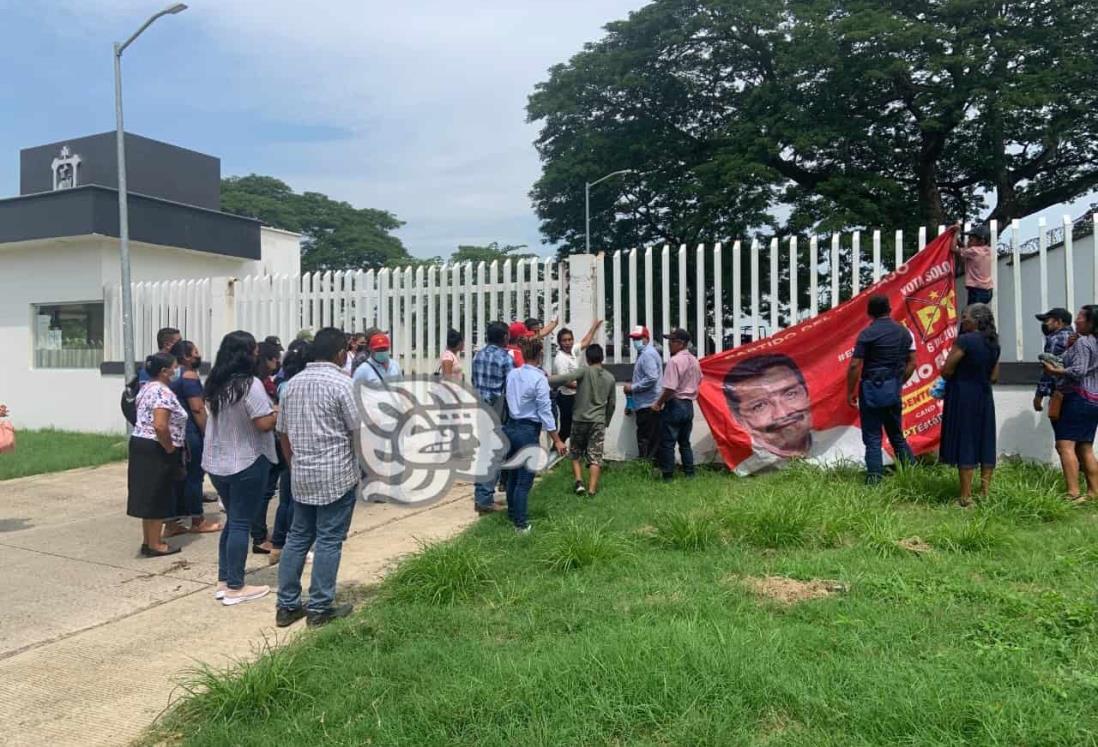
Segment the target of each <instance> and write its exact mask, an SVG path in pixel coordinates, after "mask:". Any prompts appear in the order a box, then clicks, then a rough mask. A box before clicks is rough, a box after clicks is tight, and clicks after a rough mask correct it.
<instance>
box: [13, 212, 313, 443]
mask: <svg viewBox="0 0 1098 747" xmlns="http://www.w3.org/2000/svg"><path fill="white" fill-rule="evenodd" d="M265 230H266V229H265ZM272 237H273V238H272V239H271V241H272V243H273V249H272V250H271V252H272V261H273V262H275V263H276V264H277V265H278V266H279V267H280V268H283V269H280V271H283V270H284V269H285V268H289V269H290V271H296V270H295V269H294V268H292V262H293V260H292V257H291V256H290V255H291V254H292V252H293V251H296V250H297V238H296V235H295V234H287V233H286V232H282V231H279V232H274V233H272ZM130 249H131V272H132V277H133V280H134V282H142V281H149V280H165V279H190V278H196V279H197V278H206V277H211V276H224V275H236V276H244V275H247V274H249V273H250V272H251V271H252V270H251V269H250V268H251V267H252V266H254V265H257V264H259V263H257V262H255V261H252V260H241V259H236V258H232V257H224V256H221V255H216V254H208V253H205V252H195V251H189V250H185V249H175V248H170V247H161V246H155V245H151V244H143V243H140V242H134V243H132V244H131V247H130ZM119 273H120V270H119V263H118V240H117V239H114V238H109V237H104V236H83V237H72V238H61V239H52V240H48V241H29V242H20V243H13V244H2V245H0V350H3V351H4V354H3V355H2V356H0V402H4V403H5V404H7V405H8V406H9V407H10V408H11V409H12V420H13V422H14V423H15V425H16V427H17V428H20V427H22V428H44V427H51V426H52V427H58V428H64V429H68V430H82V431H95V432H122V431H123V429H124V421H123V420H122V416H121V413H120V412H119V407H118V398H119V396H120V394H121V389H122V377H121V376H101V375H100V373H99V371H98V369H36V368H34V367H33V347H34V338H33V325H32V322H33V319H32V316H33V314H32V311H31V306H32V304H41V303H61V302H75V301H101V300H102V299H103V286H104V285H105V284H116V283H118V281H119ZM135 343H136V346H137V354H138V355H139V356H144V355H146V354H148V353H149V352H151V351H152V350H153V349H155V347H156V341H155V340H151V339H150V340H136V341H135Z"/></svg>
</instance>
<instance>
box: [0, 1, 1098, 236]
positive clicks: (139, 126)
mask: <svg viewBox="0 0 1098 747" xmlns="http://www.w3.org/2000/svg"><path fill="white" fill-rule="evenodd" d="M167 4H168V0H32V1H28V0H0V65H2V66H3V69H4V70H5V75H4V83H3V85H2V86H0V115H2V119H0V197H3V196H10V195H15V194H18V191H19V174H18V169H19V149H20V148H25V147H29V146H32V145H38V144H42V143H49V142H54V141H57V140H63V139H66V138H71V137H76V136H80V135H86V134H91V133H96V132H103V131H107V130H111V129H113V128H114V89H113V86H114V83H113V77H112V67H111V62H112V55H111V44H112V42H114V41H116V40H121V39H124V38H125V37H126V36H128V35H129V34H130V33H132V32H133V31H134V30H136V28H137V27H138V26H139V25H140V24H141V23H142V22H143V21H144V19H145V18H147V17H148V16H149V15H150V14H151V13H153V12H155V11H156V10H159V9H160V8H162V7H164V6H165V5H167ZM644 4H646V3H645V0H518V1H517V2H515V0H465V1H464V2H456V1H455V0H405V2H385V3H382V2H377V1H376V0H323V2H316V3H302V2H300V0H190V3H189V5H190V6H191V7H190V8H189V9H188V10H187V11H185V12H183V13H181V14H179V15H176V16H169V17H166V18H162V19H161V20H159V21H158V22H157V23H156V24H155V25H154V26H153V27H151V28H150V29H149V30H148V31H146V32H145V34H144V35H143V36H142V37H141V38H140V39H139V40H138V41H137V42H136V43H134V45H133V46H132V47H130V48H129V49H128V50H127V51H126V54H125V57H124V69H123V77H124V89H125V110H126V129H127V130H128V131H130V132H135V133H138V134H141V135H144V136H146V137H151V138H155V139H158V140H164V141H167V142H170V143H174V144H176V145H180V146H183V147H187V148H193V149H195V150H198V151H202V152H204V153H209V154H211V155H215V156H218V157H220V158H221V167H222V174H223V175H226V176H229V175H243V174H249V173H260V174H266V175H270V176H275V177H278V178H279V179H282V180H283V181H285V182H287V183H289V184H290V185H291V186H292V187H293V188H294V189H295V190H297V191H299V192H301V191H306V190H309V191H319V192H323V193H325V194H328V195H330V196H331V197H333V198H336V199H340V200H346V201H348V202H350V203H352V204H354V205H356V206H358V207H370V208H379V209H384V210H389V211H391V212H393V213H394V214H396V215H397V217H398V218H400V219H401V220H403V221H405V222H406V225H405V227H404V228H402V229H401V230H400V231H399V232H398V235H399V236H400V238H401V239H402V240H403V241H404V243H405V246H406V247H407V248H408V250H409V251H410V252H411V253H412V254H413V255H414V256H418V257H432V256H442V257H448V256H449V255H450V254H451V253H452V252H453V251H454V249H456V247H457V246H458V245H459V244H485V243H489V242H491V241H499V242H501V243H505V244H527V245H528V246H530V247H531V248H533V249H534V250H535V251H538V252H539V253H541V254H549V253H552V251H553V247H549V246H545V245H543V244H542V243H541V237H540V234H539V232H538V220H537V217H536V215H535V214H534V210H533V208H532V206H531V204H530V198H529V192H530V189H531V187H532V186H533V183H534V181H535V180H536V179H537V178H538V175H539V173H540V166H539V161H538V156H537V152H536V151H535V149H534V147H533V140H534V138H535V137H536V135H537V127H536V125H533V124H529V123H527V122H526V114H525V105H526V99H527V97H528V96H529V94H530V93H531V92H532V91H533V89H534V86H535V85H536V84H537V83H538V82H540V81H543V80H545V79H546V77H547V70H548V68H549V67H550V66H552V65H554V64H557V63H561V62H565V61H567V60H568V59H569V58H570V57H571V56H572V55H573V54H575V53H576V52H578V51H579V50H580V49H582V47H583V44H584V43H585V42H590V41H595V40H597V39H598V38H600V37H601V35H602V33H603V32H602V27H603V26H604V25H605V24H606V23H608V22H610V21H612V20H616V19H621V18H625V17H627V16H628V14H629V12H630V11H631V10H636V9H638V8H640V7H642V6H643V5H644ZM577 189H582V187H581V186H577ZM1095 199H1096V198H1094V197H1089V198H1084V199H1082V200H1078V201H1076V203H1075V204H1073V205H1071V206H1066V207H1057V208H1053V209H1050V210H1048V211H1045V212H1044V213H1043V215H1044V216H1045V217H1046V218H1047V220H1048V223H1049V224H1050V225H1059V223H1060V221H1061V219H1062V216H1063V215H1064V214H1065V213H1071V214H1072V215H1079V214H1080V213H1082V212H1083V211H1084V210H1085V209H1086V207H1087V205H1088V204H1089V203H1090V202H1091V201H1093V200H1095ZM1036 231H1037V224H1036V217H1034V218H1032V219H1027V220H1026V221H1025V222H1024V223H1023V226H1022V231H1021V233H1022V235H1023V237H1029V236H1033V235H1035V234H1036ZM714 238H715V239H722V238H724V239H726V238H728V237H714Z"/></svg>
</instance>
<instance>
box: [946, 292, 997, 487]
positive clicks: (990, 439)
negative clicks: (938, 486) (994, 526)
mask: <svg viewBox="0 0 1098 747" xmlns="http://www.w3.org/2000/svg"><path fill="white" fill-rule="evenodd" d="M942 377H943V378H944V379H945V380H946V392H945V401H944V403H943V409H942V445H941V448H940V450H939V458H940V459H941V461H942V462H943V463H944V464H953V465H956V467H957V472H958V474H959V476H960V482H961V495H960V498H959V499H958V502H959V503H960V504H961V505H962V506H966V507H967V506H971V505H972V479H973V477H974V475H975V472H976V467H977V466H978V467H979V468H980V492H981V493H982V494H983V496H984V497H985V498H986V497H987V494H988V490H990V489H991V475H992V473H993V472H994V471H995V456H996V449H995V431H996V427H995V400H994V398H993V397H992V394H991V385H992V384H994V383H995V382H996V381H998V379H999V334H998V332H996V330H995V317H994V316H992V313H991V308H990V307H988V306H987V305H986V304H982V303H974V304H971V305H970V306H969V307H968V308H966V309H965V310H964V313H963V314H961V334H960V336H958V337H957V341H956V342H955V343H954V344H953V349H952V350H950V351H949V357H948V358H946V362H945V365H943V366H942Z"/></svg>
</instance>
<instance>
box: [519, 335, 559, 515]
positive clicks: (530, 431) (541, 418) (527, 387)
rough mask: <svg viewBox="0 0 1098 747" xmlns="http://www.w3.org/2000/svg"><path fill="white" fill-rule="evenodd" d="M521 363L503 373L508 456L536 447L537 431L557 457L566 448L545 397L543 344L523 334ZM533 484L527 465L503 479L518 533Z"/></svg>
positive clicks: (547, 381) (549, 403) (538, 436)
mask: <svg viewBox="0 0 1098 747" xmlns="http://www.w3.org/2000/svg"><path fill="white" fill-rule="evenodd" d="M519 344H520V345H521V346H522V357H523V360H524V361H525V363H524V365H522V366H521V367H520V368H516V369H514V370H513V371H511V373H509V374H507V385H506V390H507V391H506V398H507V425H506V426H504V429H503V431H504V433H506V434H507V439H508V441H509V442H510V444H511V448H510V452H509V453H508V455H507V458H508V459H511V458H512V457H514V456H516V455H517V454H518V453H519V452H520V451H522V450H523V449H526V448H528V447H535V448H538V449H540V448H541V446H540V438H541V432H542V431H543V430H544V431H545V432H546V433H548V434H549V438H550V440H551V441H552V442H553V447H554V448H555V449H556V450H557V453H559V454H560V455H561V456H563V455H564V453H565V452H566V451H567V448H566V447H565V445H564V442H563V441H561V440H560V436H559V435H557V421H556V418H554V417H553V405H552V404H551V402H550V399H549V379H548V377H546V375H545V372H544V371H542V370H541V368H539V366H541V360H542V352H543V350H544V345H543V344H542V342H541V340H539V339H538V338H536V337H524V338H523V339H522V340H521V341H520V342H519ZM533 484H534V471H533V470H532V469H530V468H529V467H527V466H525V465H524V466H522V467H517V468H516V469H513V470H510V472H509V473H508V478H507V515H508V516H509V517H510V519H511V521H512V522H514V524H515V529H517V530H518V532H519V533H520V534H526V533H527V532H529V531H530V524H529V522H528V521H527V519H526V502H527V499H528V498H529V495H530V488H531V487H532V486H533Z"/></svg>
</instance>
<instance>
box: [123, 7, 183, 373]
mask: <svg viewBox="0 0 1098 747" xmlns="http://www.w3.org/2000/svg"><path fill="white" fill-rule="evenodd" d="M186 9H187V6H186V5H184V4H183V3H176V4H175V5H171V6H168V7H167V8H164V10H162V11H160V12H159V13H156V14H155V15H153V16H151V17H150V18H149V20H147V21H145V23H143V24H141V28H139V29H138V30H137V31H135V32H134V34H133V36H131V37H130V38H129V39H127V40H126V41H124V42H122V43H118V42H115V43H114V117H115V126H116V130H115V133H116V135H115V137H116V140H117V142H118V239H119V248H120V254H121V263H122V354H123V356H124V359H123V361H122V366H123V371H124V372H125V376H126V382H127V383H129V382H130V381H131V380H133V377H134V366H133V364H134V344H133V294H132V289H131V288H130V216H129V211H128V209H127V207H128V206H127V201H128V196H127V193H126V132H125V129H124V128H123V125H122V53H123V52H125V51H126V47H128V46H130V45H131V44H133V43H134V41H135V40H136V39H137V37H139V36H141V34H142V33H143V32H144V31H145V29H147V28H148V27H149V26H151V25H152V24H153V22H155V21H156V19H158V18H160V17H161V16H168V15H175V14H176V13H182V12H183V11H185V10H186Z"/></svg>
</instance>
